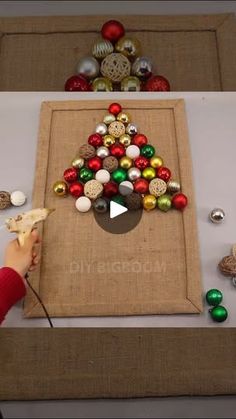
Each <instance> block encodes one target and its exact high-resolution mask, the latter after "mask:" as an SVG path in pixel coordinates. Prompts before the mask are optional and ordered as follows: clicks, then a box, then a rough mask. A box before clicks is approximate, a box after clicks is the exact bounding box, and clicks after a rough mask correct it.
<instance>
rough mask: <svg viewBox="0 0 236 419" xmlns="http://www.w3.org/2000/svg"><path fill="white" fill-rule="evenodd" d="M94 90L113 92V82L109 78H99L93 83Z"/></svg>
mask: <svg viewBox="0 0 236 419" xmlns="http://www.w3.org/2000/svg"><path fill="white" fill-rule="evenodd" d="M92 90H93V91H94V92H112V90H113V86H112V82H111V80H109V79H108V78H107V77H97V78H96V79H94V80H93V82H92Z"/></svg>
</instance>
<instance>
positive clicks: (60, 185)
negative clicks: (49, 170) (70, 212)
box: [53, 180, 68, 196]
mask: <svg viewBox="0 0 236 419" xmlns="http://www.w3.org/2000/svg"><path fill="white" fill-rule="evenodd" d="M53 191H54V193H55V194H56V195H57V196H65V195H67V192H68V186H67V184H66V182H64V181H63V180H58V181H57V182H55V183H54V185H53Z"/></svg>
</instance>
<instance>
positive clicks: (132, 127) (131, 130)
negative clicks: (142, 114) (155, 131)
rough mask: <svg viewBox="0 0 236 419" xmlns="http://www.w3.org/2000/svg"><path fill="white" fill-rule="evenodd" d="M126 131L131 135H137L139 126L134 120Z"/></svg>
mask: <svg viewBox="0 0 236 419" xmlns="http://www.w3.org/2000/svg"><path fill="white" fill-rule="evenodd" d="M126 133H127V134H129V135H135V134H137V133H138V126H137V125H136V124H133V123H132V122H131V123H130V124H128V125H127V127H126Z"/></svg>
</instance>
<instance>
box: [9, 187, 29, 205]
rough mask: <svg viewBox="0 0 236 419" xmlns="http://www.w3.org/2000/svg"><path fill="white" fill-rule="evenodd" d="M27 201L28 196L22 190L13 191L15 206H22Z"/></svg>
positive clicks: (12, 201) (12, 197)
mask: <svg viewBox="0 0 236 419" xmlns="http://www.w3.org/2000/svg"><path fill="white" fill-rule="evenodd" d="M25 201H26V196H25V194H24V193H23V192H21V191H14V192H12V193H11V203H12V205H14V206H15V207H21V206H22V205H24V203H25Z"/></svg>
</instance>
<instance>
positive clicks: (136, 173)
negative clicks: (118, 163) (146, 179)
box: [128, 167, 141, 182]
mask: <svg viewBox="0 0 236 419" xmlns="http://www.w3.org/2000/svg"><path fill="white" fill-rule="evenodd" d="M140 177H141V171H140V170H139V169H138V168H137V167H131V168H130V169H129V170H128V178H129V180H131V181H132V182H134V181H135V180H137V179H139V178H140Z"/></svg>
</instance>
